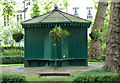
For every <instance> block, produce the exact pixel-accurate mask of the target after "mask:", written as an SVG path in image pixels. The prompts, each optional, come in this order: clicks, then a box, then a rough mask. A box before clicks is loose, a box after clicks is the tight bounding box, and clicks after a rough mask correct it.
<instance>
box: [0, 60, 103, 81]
mask: <svg viewBox="0 0 120 83" xmlns="http://www.w3.org/2000/svg"><path fill="white" fill-rule="evenodd" d="M89 64H104V62H89ZM21 65H24V64H4V65H0V67H10V66H21ZM100 72H103V70H101V71H100ZM7 74H17V73H7ZM18 74H19V73H18ZM80 74H82V72H76V73H71V75H72V76H70V77H67V78H64V77H63V78H40V77H39V76H38V74H37V73H27V74H24V73H23V74H20V75H23V76H25V77H26V79H27V81H72V80H73V78H74V77H75V76H77V75H80Z"/></svg>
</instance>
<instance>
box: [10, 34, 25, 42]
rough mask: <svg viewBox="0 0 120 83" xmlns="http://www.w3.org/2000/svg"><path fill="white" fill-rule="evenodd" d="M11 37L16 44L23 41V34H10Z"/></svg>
mask: <svg viewBox="0 0 120 83" xmlns="http://www.w3.org/2000/svg"><path fill="white" fill-rule="evenodd" d="M12 37H13V39H14V40H15V41H16V42H20V40H22V39H23V33H21V32H17V33H14V34H12Z"/></svg>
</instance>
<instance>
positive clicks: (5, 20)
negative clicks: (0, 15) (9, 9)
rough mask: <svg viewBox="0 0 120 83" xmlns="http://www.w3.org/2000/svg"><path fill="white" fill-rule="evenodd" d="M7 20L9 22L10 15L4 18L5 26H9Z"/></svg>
mask: <svg viewBox="0 0 120 83" xmlns="http://www.w3.org/2000/svg"><path fill="white" fill-rule="evenodd" d="M7 18H8V20H9V15H5V16H4V26H9V21H8V20H7Z"/></svg>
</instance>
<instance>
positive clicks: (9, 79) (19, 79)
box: [0, 74, 26, 83]
mask: <svg viewBox="0 0 120 83" xmlns="http://www.w3.org/2000/svg"><path fill="white" fill-rule="evenodd" d="M0 77H1V75H0ZM25 81H26V77H25V76H22V75H16V74H2V80H0V83H25Z"/></svg>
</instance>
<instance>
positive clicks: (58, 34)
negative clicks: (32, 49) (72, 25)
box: [49, 26, 70, 43]
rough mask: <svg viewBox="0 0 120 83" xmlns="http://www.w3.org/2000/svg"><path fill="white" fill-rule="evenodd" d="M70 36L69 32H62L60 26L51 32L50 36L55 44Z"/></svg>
mask: <svg viewBox="0 0 120 83" xmlns="http://www.w3.org/2000/svg"><path fill="white" fill-rule="evenodd" d="M69 34H70V33H69V32H68V31H67V30H62V28H61V27H60V26H59V27H57V26H56V27H55V28H54V29H53V30H51V31H50V32H49V36H50V38H51V39H52V41H53V42H54V43H58V42H60V41H61V40H62V39H64V38H65V37H66V36H68V35H69Z"/></svg>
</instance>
